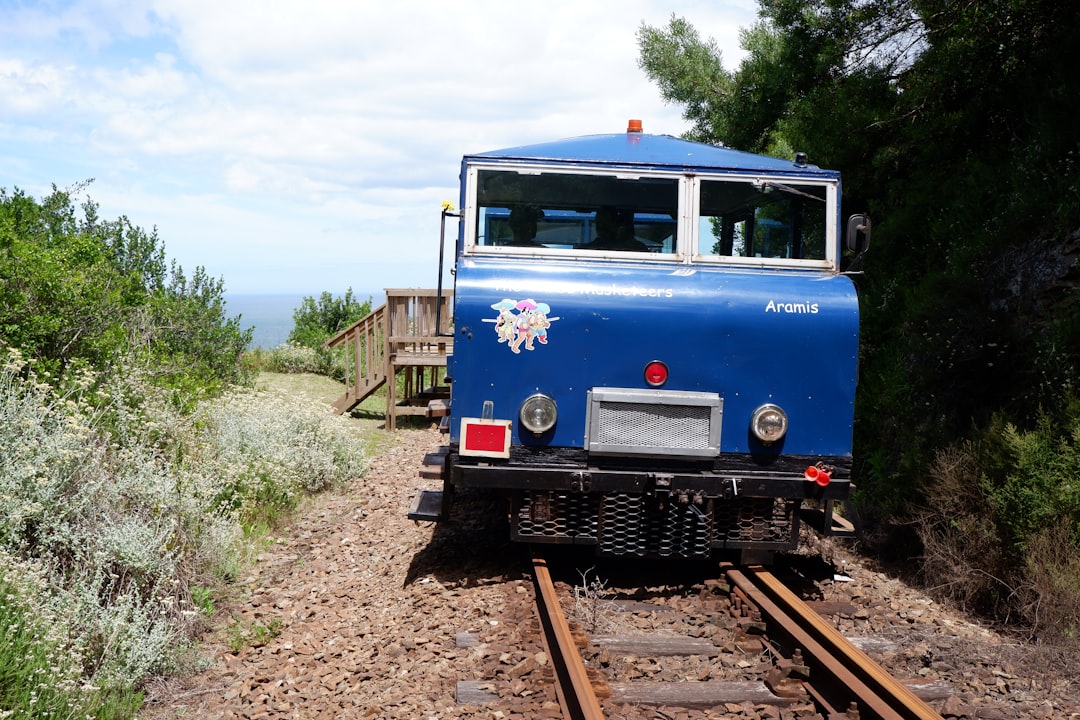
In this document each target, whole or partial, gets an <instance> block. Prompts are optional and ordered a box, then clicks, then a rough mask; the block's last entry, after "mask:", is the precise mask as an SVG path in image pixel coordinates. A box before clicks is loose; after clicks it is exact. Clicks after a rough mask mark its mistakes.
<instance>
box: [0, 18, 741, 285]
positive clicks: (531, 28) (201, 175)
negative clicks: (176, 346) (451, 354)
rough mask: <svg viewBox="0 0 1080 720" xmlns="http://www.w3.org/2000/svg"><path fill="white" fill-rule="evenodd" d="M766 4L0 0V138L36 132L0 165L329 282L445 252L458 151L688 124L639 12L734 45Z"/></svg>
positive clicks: (232, 264) (6, 181)
mask: <svg viewBox="0 0 1080 720" xmlns="http://www.w3.org/2000/svg"><path fill="white" fill-rule="evenodd" d="M754 8H755V5H754V4H753V3H752V2H750V1H749V0H740V1H738V2H728V3H724V4H717V3H712V2H705V1H704V0H700V1H698V2H694V0H684V1H683V2H680V3H675V2H673V1H672V0H625V2H619V3H614V2H611V3H592V4H589V3H580V2H558V1H556V0H550V1H549V2H537V1H535V0H528V1H526V2H513V3H508V2H496V1H495V0H476V1H475V2H466V1H465V0H444V1H436V0H427V1H420V0H412V1H409V0H398V1H397V2H394V3H389V2H346V1H344V0H341V1H332V0H306V1H305V0H229V1H228V2H221V0H146V1H143V2H139V1H138V0H67V1H66V2H61V3H60V4H59V5H55V6H45V7H44V9H41V8H34V9H23V8H19V9H16V10H3V9H0V140H3V141H4V144H5V145H9V144H19V143H21V142H22V141H25V143H26V144H27V145H29V146H31V147H30V149H27V150H20V149H18V148H14V149H13V148H5V151H4V152H5V155H9V156H10V159H11V161H12V162H11V163H10V164H8V163H7V162H4V163H3V167H0V186H8V187H10V186H12V185H20V186H22V187H35V186H44V187H48V183H51V182H56V183H57V184H58V185H61V186H63V185H66V184H69V183H71V182H75V181H77V180H81V179H84V178H85V177H89V176H95V177H97V178H98V181H97V182H96V183H95V184H94V185H93V186H91V188H90V194H91V195H92V196H93V197H94V198H95V199H96V200H98V201H99V202H100V203H101V205H102V211H103V212H104V213H105V214H107V215H109V214H127V215H129V216H130V217H131V218H132V220H133V221H135V222H138V223H139V224H142V225H144V226H146V227H149V226H151V225H154V224H156V225H158V226H159V227H160V229H161V237H162V238H163V240H164V242H165V244H166V249H167V251H169V253H170V254H172V255H175V256H176V257H178V258H179V259H181V261H182V262H183V263H184V264H185V266H191V265H195V264H201V265H205V266H206V267H207V268H208V270H210V271H211V272H212V273H214V274H223V275H225V276H226V281H227V285H229V286H230V287H233V286H242V287H245V288H247V289H250V290H259V289H260V287H259V285H260V283H267V284H280V283H292V284H297V283H301V284H306V285H305V286H303V287H293V288H291V289H293V290H296V289H299V290H300V291H303V292H308V291H310V292H314V291H317V290H319V288H320V283H321V282H325V281H326V280H327V279H328V278H330V277H336V276H337V275H338V274H346V273H348V272H353V273H360V274H361V275H364V276H365V277H366V276H367V275H369V274H370V273H373V272H375V270H374V269H375V268H377V269H378V270H377V272H378V275H377V276H373V277H378V278H382V277H396V276H397V275H402V274H407V273H409V272H419V271H417V270H416V268H417V267H419V266H420V265H422V264H423V263H424V262H425V259H430V258H432V257H433V255H434V253H435V249H434V246H435V240H436V238H437V233H438V227H437V221H438V206H439V203H440V201H441V200H443V199H452V200H454V201H455V202H456V200H457V192H456V189H455V185H456V182H457V175H458V170H459V164H460V158H461V156H462V155H463V154H467V153H473V152H482V151H485V150H491V149H496V148H500V147H508V146H515V145H523V144H528V143H532V142H539V141H544V140H551V139H555V138H560V137H569V136H576V135H583V134H592V133H598V132H619V131H621V130H623V129H624V128H625V126H626V121H627V119H629V118H631V117H637V118H641V119H642V120H643V121H644V122H645V129H646V131H647V132H657V133H669V134H678V133H680V132H682V131H683V129H684V128H685V123H684V122H683V121H682V120H681V118H680V113H679V108H677V107H669V106H665V105H664V104H663V102H662V101H661V100H660V98H659V93H658V92H657V90H656V88H655V86H653V85H652V83H650V82H649V81H648V79H647V78H646V77H645V75H644V73H643V72H642V71H641V70H639V69H638V67H637V52H638V50H637V38H636V33H637V31H638V28H639V27H640V25H641V23H642V22H643V21H644V22H646V23H648V24H651V25H664V24H666V22H667V21H668V19H669V18H670V17H671V15H672V13H673V12H675V13H677V14H679V15H681V16H684V17H686V18H687V19H688V20H689V21H690V22H692V23H693V24H694V25H695V26H696V27H698V29H699V31H700V32H701V33H702V34H703V35H705V36H713V37H715V38H716V39H717V41H718V44H719V45H720V46H721V47H722V48H724V51H725V58H726V60H727V64H728V65H729V66H732V65H733V64H734V62H735V61H737V60H738V58H739V57H740V56H741V55H740V53H741V51H739V50H738V46H737V33H738V28H739V27H740V26H746V25H749V24H750V23H751V22H753V20H754ZM4 27H6V28H7V29H3V28H4ZM45 160H47V162H45ZM5 167H6V168H8V170H5V169H4V168H5ZM12 171H17V172H18V173H19V174H20V175H22V174H25V173H27V172H37V173H39V174H38V175H36V176H35V177H32V178H27V177H20V176H16V175H12V174H11V172H12ZM72 174H74V175H75V176H74V177H69V176H68V175H72ZM361 259H362V262H361V261H360V260H361ZM431 262H432V268H433V267H434V265H433V260H432V261H431ZM320 264H321V265H320ZM320 267H321V270H320ZM345 268H351V270H348V269H345ZM431 272H433V270H431ZM426 274H430V273H425V274H423V275H419V276H418V278H417V279H416V280H415V281H414V283H423V282H424V277H426ZM378 282H381V280H379V281H378ZM347 284H348V283H347ZM351 284H353V285H354V286H363V285H364V284H365V283H364V282H363V281H362V279H361V278H360V277H359V276H358V279H357V281H356V282H354V283H351ZM396 284H400V280H399V281H398V282H397V283H396ZM406 284H409V283H406ZM266 289H267V290H271V289H274V288H273V287H267V288H266Z"/></svg>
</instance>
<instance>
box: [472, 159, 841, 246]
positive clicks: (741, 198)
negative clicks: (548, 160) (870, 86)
mask: <svg viewBox="0 0 1080 720" xmlns="http://www.w3.org/2000/svg"><path fill="white" fill-rule="evenodd" d="M472 173H473V174H472V175H471V178H472V188H473V191H474V192H475V195H474V196H473V198H474V200H473V202H471V203H470V205H471V208H472V212H471V213H470V214H469V219H470V221H471V223H472V227H471V233H470V235H469V242H468V245H469V246H471V247H475V248H476V249H477V250H482V251H487V250H490V251H493V252H502V251H505V252H513V253H516V252H523V251H524V252H529V253H530V254H532V253H536V254H550V255H564V256H565V255H580V256H581V257H586V256H588V255H589V253H590V252H595V253H600V252H603V253H605V254H609V253H613V252H614V253H633V254H634V255H632V256H631V255H627V256H626V257H640V258H641V259H656V260H668V261H671V260H677V261H681V262H691V261H698V262H718V263H733V264H755V265H769V264H772V265H808V266H813V267H831V266H833V263H834V262H835V257H834V254H835V247H831V245H835V243H830V242H829V241H828V238H830V237H835V234H836V225H835V214H836V210H835V206H836V198H837V186H836V184H835V183H832V182H829V181H820V180H791V179H786V178H770V177H767V176H764V177H747V176H746V175H737V176H736V175H730V176H724V177H709V176H707V175H692V174H677V173H660V172H651V173H644V172H643V173H642V174H633V173H629V172H626V173H623V172H619V171H611V170H606V169H605V170H601V171H596V172H594V173H593V174H585V173H584V172H574V171H569V170H564V169H562V168H551V169H548V168H543V169H541V168H537V167H534V166H528V167H520V168H514V169H503V168H483V167H480V168H474V169H473V171H472Z"/></svg>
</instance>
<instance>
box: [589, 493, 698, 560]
mask: <svg viewBox="0 0 1080 720" xmlns="http://www.w3.org/2000/svg"><path fill="white" fill-rule="evenodd" d="M600 513H601V514H600V528H601V529H600V552H601V553H603V554H605V555H631V556H644V555H649V556H660V557H703V556H707V555H708V554H709V553H710V552H711V548H712V543H711V539H712V512H711V511H709V512H704V511H703V510H702V509H701V508H698V507H697V506H694V505H681V504H678V503H673V502H667V503H663V504H658V503H657V502H656V500H654V499H651V498H643V497H642V496H641V495H608V496H606V497H605V498H604V502H603V503H602V504H601V506H600Z"/></svg>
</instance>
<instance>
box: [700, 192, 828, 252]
mask: <svg viewBox="0 0 1080 720" xmlns="http://www.w3.org/2000/svg"><path fill="white" fill-rule="evenodd" d="M826 206H827V195H826V186H824V185H810V184H797V183H783V182H778V181H770V180H754V181H745V180H740V181H730V180H720V181H714V180H702V181H701V195H700V212H699V215H698V252H697V255H698V256H699V257H704V258H710V257H713V258H717V259H723V258H725V257H729V258H782V259H797V260H824V259H825V257H826V255H825V252H826V248H825V230H826V223H825V220H826V213H825V209H826Z"/></svg>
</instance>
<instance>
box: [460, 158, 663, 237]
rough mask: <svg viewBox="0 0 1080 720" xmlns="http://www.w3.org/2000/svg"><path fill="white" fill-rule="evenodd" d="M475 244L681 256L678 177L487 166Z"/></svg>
mask: <svg viewBox="0 0 1080 720" xmlns="http://www.w3.org/2000/svg"><path fill="white" fill-rule="evenodd" d="M476 208H477V213H476V223H477V224H476V244H477V245H478V246H481V247H534V248H551V249H558V250H583V251H589V250H605V251H617V252H636V253H653V254H659V255H674V254H675V251H676V237H677V232H676V227H677V218H678V212H679V178H678V177H651V178H640V177H620V176H617V175H578V174H571V173H560V172H535V173H524V172H518V171H510V172H507V171H502V170H481V171H479V173H478V176H477V193H476Z"/></svg>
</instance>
